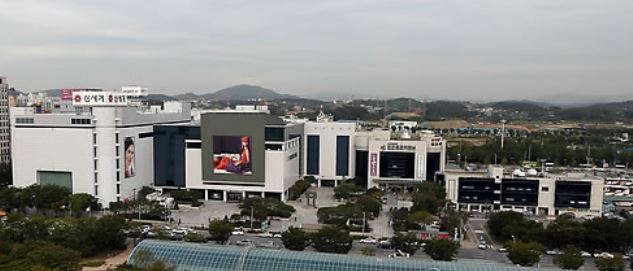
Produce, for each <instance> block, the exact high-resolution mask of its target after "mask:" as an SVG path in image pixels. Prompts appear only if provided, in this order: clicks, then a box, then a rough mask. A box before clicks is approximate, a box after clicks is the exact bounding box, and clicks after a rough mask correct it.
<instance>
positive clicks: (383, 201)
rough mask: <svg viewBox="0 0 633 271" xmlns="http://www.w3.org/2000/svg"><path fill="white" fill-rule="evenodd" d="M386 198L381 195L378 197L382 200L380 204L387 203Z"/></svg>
mask: <svg viewBox="0 0 633 271" xmlns="http://www.w3.org/2000/svg"><path fill="white" fill-rule="evenodd" d="M388 199H389V198H387V197H382V198H380V201H381V202H382V204H387V200H388Z"/></svg>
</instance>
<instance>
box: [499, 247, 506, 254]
mask: <svg viewBox="0 0 633 271" xmlns="http://www.w3.org/2000/svg"><path fill="white" fill-rule="evenodd" d="M498 251H499V252H501V253H506V252H508V249H507V248H505V247H500V248H499V249H498Z"/></svg>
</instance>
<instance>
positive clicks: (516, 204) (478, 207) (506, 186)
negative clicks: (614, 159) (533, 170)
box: [444, 166, 604, 217]
mask: <svg viewBox="0 0 633 271" xmlns="http://www.w3.org/2000/svg"><path fill="white" fill-rule="evenodd" d="M444 179H445V185H446V194H447V198H448V199H449V200H451V201H452V202H454V203H456V204H457V207H458V208H459V209H460V210H462V211H474V212H497V211H517V212H522V213H529V214H533V215H543V216H557V215H561V214H564V213H573V214H574V215H576V216H578V217H580V216H585V215H589V216H600V215H601V214H602V200H603V185H604V181H603V179H601V178H596V177H593V176H584V175H583V176H580V175H578V176H570V175H565V176H562V175H549V174H545V175H543V174H540V175H539V174H532V175H531V176H525V175H522V176H520V177H519V176H516V174H513V173H507V172H504V169H503V168H501V167H494V166H491V167H489V168H488V170H480V171H464V170H446V171H445V172H444Z"/></svg>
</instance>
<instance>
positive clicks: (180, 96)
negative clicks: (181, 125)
mask: <svg viewBox="0 0 633 271" xmlns="http://www.w3.org/2000/svg"><path fill="white" fill-rule="evenodd" d="M173 98H174V99H176V100H196V99H198V98H200V96H198V95H197V94H195V93H191V92H187V93H185V94H178V95H176V96H173Z"/></svg>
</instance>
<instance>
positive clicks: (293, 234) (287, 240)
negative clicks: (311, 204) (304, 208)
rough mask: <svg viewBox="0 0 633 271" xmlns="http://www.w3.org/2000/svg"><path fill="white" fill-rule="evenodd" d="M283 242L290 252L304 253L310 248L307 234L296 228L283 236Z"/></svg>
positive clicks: (290, 229) (291, 228) (292, 228)
mask: <svg viewBox="0 0 633 271" xmlns="http://www.w3.org/2000/svg"><path fill="white" fill-rule="evenodd" d="M281 242H283V244H284V247H286V248H287V249H289V250H296V251H303V250H304V249H305V248H306V247H307V246H308V238H307V236H306V233H305V232H304V231H303V230H302V229H300V228H295V227H290V228H289V229H288V231H286V232H284V233H282V234H281Z"/></svg>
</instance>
